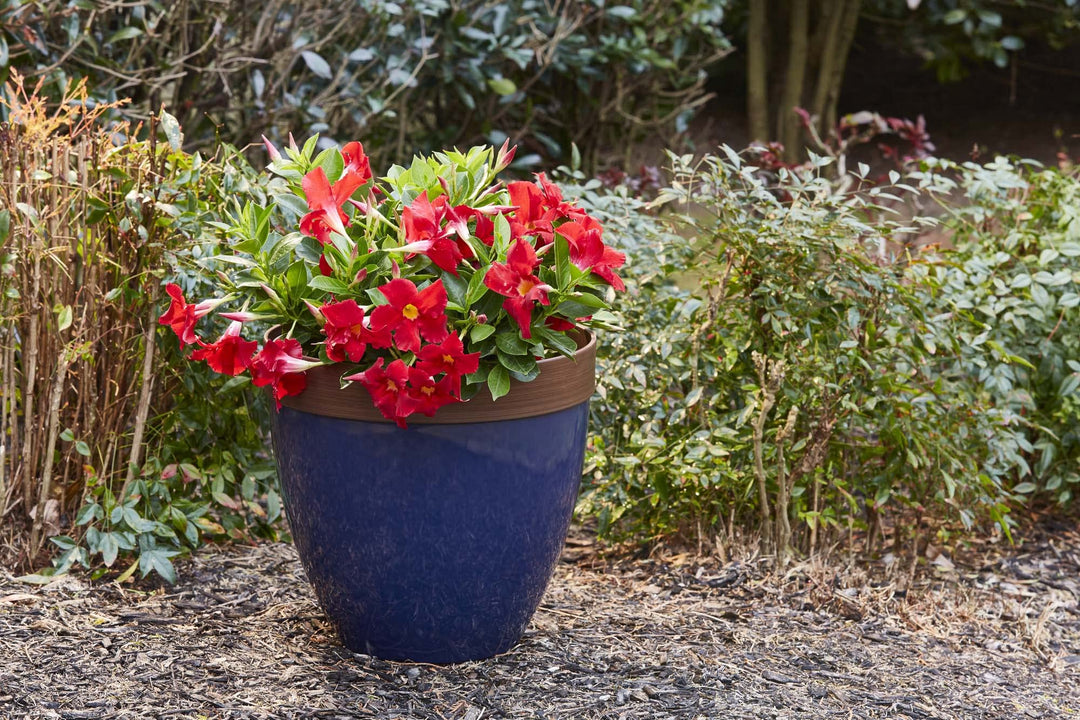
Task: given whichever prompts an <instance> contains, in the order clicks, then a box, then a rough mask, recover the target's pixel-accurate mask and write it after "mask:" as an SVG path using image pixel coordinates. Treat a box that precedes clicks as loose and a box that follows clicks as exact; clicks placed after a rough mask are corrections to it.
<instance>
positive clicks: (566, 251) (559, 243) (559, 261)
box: [555, 233, 573, 292]
mask: <svg viewBox="0 0 1080 720" xmlns="http://www.w3.org/2000/svg"><path fill="white" fill-rule="evenodd" d="M572 277H573V275H572V273H571V272H570V244H569V242H567V240H566V238H565V237H563V236H562V235H559V234H558V233H556V235H555V282H556V286H557V287H558V288H559V292H566V290H567V288H569V287H570V282H571V279H572Z"/></svg>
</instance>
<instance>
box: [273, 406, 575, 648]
mask: <svg viewBox="0 0 1080 720" xmlns="http://www.w3.org/2000/svg"><path fill="white" fill-rule="evenodd" d="M587 422H588V402H585V403H582V404H581V405H578V406H575V407H572V408H570V409H568V410H562V411H560V412H555V413H551V414H548V415H541V416H538V417H533V418H525V419H521V420H506V421H501V422H494V423H482V424H459V425H414V426H411V427H409V429H407V430H402V429H400V428H398V427H397V426H395V425H392V424H389V423H371V422H360V421H355V420H339V419H335V418H327V417H322V416H319V415H312V414H309V413H305V412H300V411H297V410H293V409H290V408H288V407H283V408H281V410H280V412H278V413H276V414H275V418H274V424H273V437H274V451H275V454H276V456H277V463H278V469H279V472H280V476H281V485H282V492H283V494H284V497H285V508H286V512H287V514H288V517H289V524H290V527H291V529H292V534H293V538H294V540H295V542H296V547H297V550H298V551H299V553H300V559H301V560H302V561H303V564H304V568H305V569H306V570H307V575H308V579H309V580H310V581H311V584H312V586H313V587H314V588H315V592H316V595H318V598H319V602H320V604H321V605H322V607H323V609H324V610H325V611H326V613H327V615H328V616H329V617H330V620H331V621H332V622H333V623H334V624H335V625H336V627H337V629H338V633H339V635H340V636H341V639H342V641H343V642H344V643H345V645H346V646H347V647H348V648H349V649H351V650H353V651H354V652H360V653H365V654H369V655H375V656H378V657H381V658H385V659H388V660H413V661H417V662H431V663H451V662H462V661H465V660H476V659H480V658H485V657H490V656H491V655H495V654H498V653H501V652H504V651H506V650H508V649H509V648H510V647H511V646H512V645H513V644H514V643H515V642H517V640H518V639H519V638H520V637H521V634H522V632H524V630H525V626H526V624H527V623H528V622H529V618H530V617H532V614H533V613H534V612H535V611H536V608H537V606H538V605H539V604H540V598H541V596H542V595H543V594H544V590H545V588H546V587H547V584H548V580H549V579H550V578H551V574H552V571H553V570H554V568H555V563H556V562H557V561H558V559H559V554H560V552H561V549H562V545H563V541H564V539H565V537H566V531H567V528H568V526H569V523H570V516H571V513H572V512H573V508H574V502H575V499H576V497H577V491H578V483H579V482H580V479H581V466H582V461H583V458H584V453H585V437H586V429H587Z"/></svg>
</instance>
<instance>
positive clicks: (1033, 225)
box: [916, 158, 1080, 504]
mask: <svg viewBox="0 0 1080 720" xmlns="http://www.w3.org/2000/svg"><path fill="white" fill-rule="evenodd" d="M916 179H918V180H919V181H920V182H921V184H922V185H923V186H925V187H926V188H927V189H928V190H929V191H932V192H933V193H934V194H935V195H936V196H937V197H938V198H939V199H941V201H942V204H943V207H944V210H945V217H944V224H945V227H946V229H947V232H948V233H949V236H950V237H951V240H952V242H953V243H954V244H955V250H953V251H951V252H949V253H948V255H947V257H948V258H949V261H950V262H948V263H946V264H942V265H941V266H940V267H939V268H938V269H937V276H936V281H937V283H938V284H939V285H940V287H941V293H939V294H938V295H937V296H936V297H935V303H934V312H936V313H939V314H941V315H947V316H949V317H950V318H951V319H952V322H953V324H954V326H956V328H957V329H958V333H959V334H958V337H959V338H961V339H962V341H963V342H962V346H961V347H960V348H959V350H960V355H959V357H958V358H957V359H956V360H955V361H954V364H953V365H952V367H951V368H950V369H951V370H953V371H955V372H962V373H964V374H965V375H966V376H967V377H968V378H969V379H970V381H971V382H972V383H973V384H974V385H975V386H976V387H977V388H978V389H979V390H981V391H982V392H983V393H984V394H985V395H986V396H987V397H988V398H989V400H990V401H991V402H993V404H994V405H995V406H996V407H998V408H1000V409H1001V410H1002V411H1003V412H1007V413H1010V414H1011V415H1012V416H1013V417H1014V418H1015V422H1016V423H1017V425H1018V427H1019V428H1020V429H1021V434H1020V438H1019V441H1020V442H1021V447H1020V455H1021V457H1020V458H1019V459H1018V460H1017V464H1018V466H1019V467H1020V470H1021V472H1020V474H1021V476H1022V477H1021V478H1020V479H1021V480H1023V482H1021V483H1020V484H1018V485H1017V486H1016V487H1015V488H1013V490H1014V492H1017V493H1020V494H1024V495H1026V494H1029V493H1032V492H1034V491H1036V490H1044V491H1047V492H1049V493H1051V494H1052V495H1053V496H1054V497H1055V498H1056V499H1057V501H1058V502H1059V503H1062V504H1064V503H1067V502H1069V501H1070V500H1071V499H1072V497H1073V496H1074V493H1075V489H1076V487H1077V483H1078V482H1080V467H1078V460H1080V435H1078V431H1077V426H1078V421H1080V392H1078V391H1080V310H1078V309H1077V308H1078V306H1080V287H1078V284H1080V275H1078V274H1077V272H1076V269H1075V266H1076V258H1077V257H1078V256H1080V210H1078V208H1080V171H1078V169H1077V168H1075V167H1066V168H1064V169H1061V170H1058V169H1048V168H1044V167H1042V166H1040V165H1039V164H1038V163H1034V162H1031V161H1012V160H1008V159H1006V158H997V159H995V160H994V161H993V162H990V163H986V164H984V165H979V164H975V163H964V164H962V165H957V164H955V163H951V162H948V161H943V160H938V161H933V162H932V163H929V164H928V167H927V169H926V172H924V173H919V174H918V175H917V176H916Z"/></svg>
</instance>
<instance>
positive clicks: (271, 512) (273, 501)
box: [266, 489, 281, 522]
mask: <svg viewBox="0 0 1080 720" xmlns="http://www.w3.org/2000/svg"><path fill="white" fill-rule="evenodd" d="M280 517H281V498H279V497H278V494H277V493H276V492H274V491H273V489H270V490H267V491H266V519H267V521H269V522H276V521H277V519H278V518H280Z"/></svg>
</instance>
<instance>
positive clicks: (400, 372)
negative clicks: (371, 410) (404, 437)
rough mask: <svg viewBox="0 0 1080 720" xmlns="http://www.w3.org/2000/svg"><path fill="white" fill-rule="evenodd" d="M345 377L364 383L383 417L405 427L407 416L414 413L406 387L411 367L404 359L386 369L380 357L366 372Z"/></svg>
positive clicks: (396, 361)
mask: <svg viewBox="0 0 1080 720" xmlns="http://www.w3.org/2000/svg"><path fill="white" fill-rule="evenodd" d="M343 379H344V380H355V381H356V382H359V383H360V384H361V385H363V386H364V387H365V388H366V389H367V391H368V394H369V395H371V399H372V401H373V402H374V403H375V407H377V408H378V409H379V412H381V413H382V414H383V417H385V418H387V419H388V420H393V421H395V422H396V423H397V424H398V426H399V427H405V418H406V417H408V416H409V415H410V414H411V413H412V409H411V408H410V407H409V406H410V403H409V398H408V389H407V387H406V386H407V385H408V382H409V368H408V366H406V365H405V363H404V362H403V361H402V360H395V361H393V362H392V363H390V365H389V366H387V368H386V369H385V370H384V369H383V359H382V358H379V359H378V360H376V361H375V364H374V365H372V366H371V367H369V368H368V369H367V370H365V371H364V372H361V373H356V374H355V375H347V376H346V377H345V378H343Z"/></svg>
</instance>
